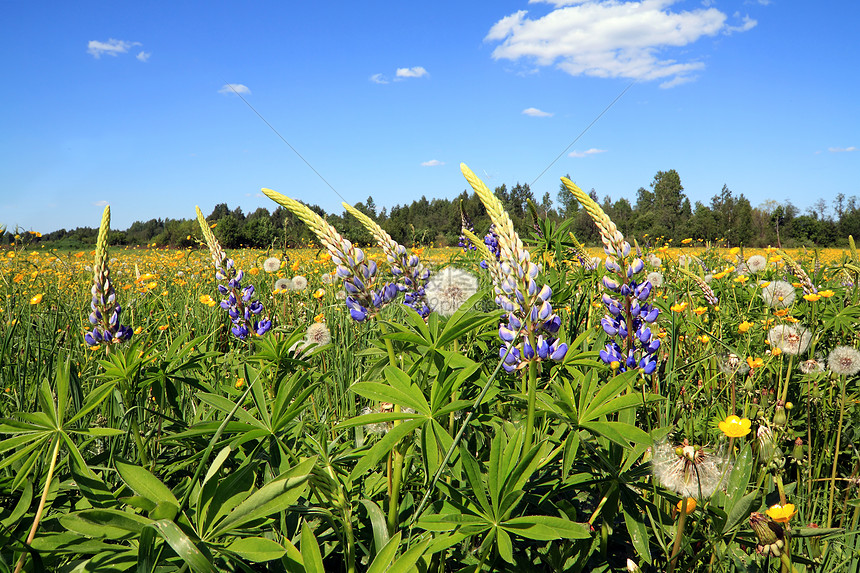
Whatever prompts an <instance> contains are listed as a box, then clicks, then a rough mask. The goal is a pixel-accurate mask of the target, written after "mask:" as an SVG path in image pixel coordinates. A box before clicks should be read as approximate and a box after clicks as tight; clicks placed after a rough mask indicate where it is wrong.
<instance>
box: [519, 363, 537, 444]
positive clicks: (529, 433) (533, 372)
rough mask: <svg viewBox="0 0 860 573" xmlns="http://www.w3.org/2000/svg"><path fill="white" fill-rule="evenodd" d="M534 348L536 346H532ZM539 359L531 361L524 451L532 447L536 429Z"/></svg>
mask: <svg viewBox="0 0 860 573" xmlns="http://www.w3.org/2000/svg"><path fill="white" fill-rule="evenodd" d="M532 348H534V346H532ZM537 366H538V364H537V360H534V359H533V360H531V361H530V362H529V374H528V413H527V414H526V437H525V441H524V446H523V453H525V452H528V451H529V450H530V449H531V447H532V438H533V436H534V430H535V402H536V401H537Z"/></svg>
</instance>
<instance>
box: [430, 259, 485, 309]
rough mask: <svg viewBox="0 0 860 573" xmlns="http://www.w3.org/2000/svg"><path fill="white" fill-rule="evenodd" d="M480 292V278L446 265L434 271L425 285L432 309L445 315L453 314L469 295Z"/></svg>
mask: <svg viewBox="0 0 860 573" xmlns="http://www.w3.org/2000/svg"><path fill="white" fill-rule="evenodd" d="M476 292H478V279H477V278H475V276H474V275H473V274H471V273H468V272H466V271H464V270H462V269H458V268H457V267H445V268H444V269H442V270H441V271H439V272H438V273H434V274H433V276H432V278H431V279H430V280H429V281H427V285H426V286H425V287H424V296H425V299H424V300H426V301H427V306H429V307H430V310H433V311H435V312H438V313H439V314H440V315H442V316H444V317H449V316H453V315H454V313H455V312H457V310H458V309H459V308H460V307H461V306H463V303H465V302H466V301H467V300H469V297H471V296H472V295H473V294H475V293H476Z"/></svg>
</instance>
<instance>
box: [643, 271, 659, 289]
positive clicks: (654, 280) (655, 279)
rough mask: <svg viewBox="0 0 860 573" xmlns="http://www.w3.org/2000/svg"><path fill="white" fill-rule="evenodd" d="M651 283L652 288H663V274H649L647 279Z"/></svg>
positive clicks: (655, 272)
mask: <svg viewBox="0 0 860 573" xmlns="http://www.w3.org/2000/svg"><path fill="white" fill-rule="evenodd" d="M645 280H647V281H648V282H649V283H651V286H652V287H657V288H659V287H661V286H663V273H658V272H657V271H654V272H651V273H648V276H647V277H645Z"/></svg>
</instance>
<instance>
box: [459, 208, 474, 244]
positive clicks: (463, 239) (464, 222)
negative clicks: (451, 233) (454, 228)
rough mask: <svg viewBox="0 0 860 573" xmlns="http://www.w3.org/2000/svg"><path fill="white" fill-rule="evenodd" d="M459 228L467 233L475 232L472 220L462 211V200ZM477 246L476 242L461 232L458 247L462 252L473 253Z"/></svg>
mask: <svg viewBox="0 0 860 573" xmlns="http://www.w3.org/2000/svg"><path fill="white" fill-rule="evenodd" d="M460 227H462V228H463V229H465V230H467V231H469V233H474V232H475V226H474V225H473V224H472V219H470V218H469V216H468V215H466V211H464V210H463V200H462V199H460ZM477 244H478V242H477V241H473V240H472V239H471V238H470V237H469V235H467V234H466V233H465V232H463V233H462V234H461V235H460V242H459V244H458V245H459V247H460V248H462V249H463V250H464V251H466V252H468V251H474V250H475V249H477V248H478V247H477Z"/></svg>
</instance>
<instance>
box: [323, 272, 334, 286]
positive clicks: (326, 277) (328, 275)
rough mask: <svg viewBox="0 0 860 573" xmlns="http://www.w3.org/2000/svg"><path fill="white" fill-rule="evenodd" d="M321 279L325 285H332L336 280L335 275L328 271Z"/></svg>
mask: <svg viewBox="0 0 860 573" xmlns="http://www.w3.org/2000/svg"><path fill="white" fill-rule="evenodd" d="M320 281H322V284H324V285H330V284H331V283H333V282H334V275H332V274H331V273H326V274H324V275H323V276H321V277H320Z"/></svg>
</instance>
